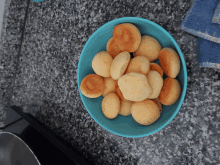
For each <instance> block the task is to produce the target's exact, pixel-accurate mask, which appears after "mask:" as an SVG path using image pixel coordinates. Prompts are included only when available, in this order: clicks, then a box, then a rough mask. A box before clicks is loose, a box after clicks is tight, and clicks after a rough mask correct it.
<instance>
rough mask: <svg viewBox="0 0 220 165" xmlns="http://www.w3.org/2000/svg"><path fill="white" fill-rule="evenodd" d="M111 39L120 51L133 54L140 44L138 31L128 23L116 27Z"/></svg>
mask: <svg viewBox="0 0 220 165" xmlns="http://www.w3.org/2000/svg"><path fill="white" fill-rule="evenodd" d="M113 37H114V39H115V41H116V43H117V45H118V46H119V48H120V49H121V50H122V51H127V52H134V51H136V50H137V48H138V46H139V45H140V43H141V34H140V31H139V30H138V28H137V27H136V26H134V25H132V24H130V23H122V24H119V25H116V26H115V27H114V30H113Z"/></svg>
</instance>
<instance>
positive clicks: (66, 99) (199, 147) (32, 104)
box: [13, 0, 220, 164]
mask: <svg viewBox="0 0 220 165" xmlns="http://www.w3.org/2000/svg"><path fill="white" fill-rule="evenodd" d="M192 2H193V1H188V0H180V1H177V0H170V1H165V0H162V1H159V0H157V1H156V0H148V1H135V0H131V1H122V0H117V1H98V0H97V1H81V0H80V1H79V0H75V1H72V0H62V1H60V0H54V1H49V0H47V1H45V2H43V3H31V5H30V8H29V17H28V22H27V26H26V32H25V38H24V43H23V46H22V53H21V57H20V64H19V68H18V74H17V76H16V81H15V91H14V94H13V104H16V105H19V106H22V107H23V109H24V111H27V112H30V113H32V114H34V115H36V118H37V119H38V120H39V121H40V122H42V123H43V124H45V125H47V126H49V127H50V128H51V129H52V130H53V131H54V132H56V134H57V136H58V137H60V138H61V139H63V140H64V141H65V142H66V143H68V144H70V145H72V146H73V147H75V148H77V149H78V151H79V152H80V153H82V154H83V155H84V156H86V157H87V158H89V159H90V160H93V161H94V162H95V163H96V164H129V163H130V164H132V163H133V164H218V163H220V162H219V160H220V156H219V155H220V149H219V148H220V146H219V142H220V141H219V136H220V132H219V125H220V120H219V117H220V111H219V110H220V109H219V107H220V105H219V100H220V95H219V86H220V71H219V70H217V69H216V70H215V69H201V68H199V67H198V62H197V54H196V51H197V38H196V37H194V36H192V35H190V34H187V33H185V32H183V31H181V30H180V26H181V22H182V20H183V18H184V17H185V15H186V12H187V11H188V10H189V8H190V6H191V4H192ZM124 16H137V17H142V18H146V19H149V20H152V21H154V22H156V23H158V24H159V25H161V26H162V27H164V28H165V29H166V30H167V31H168V32H170V33H171V35H172V36H173V37H174V39H176V41H177V43H178V44H179V46H180V48H181V50H182V51H183V54H184V56H185V60H186V65H187V71H188V90H187V94H186V99H185V101H184V103H183V106H182V107H181V110H180V112H179V113H178V115H177V116H176V117H175V118H174V120H173V121H172V122H171V123H170V124H169V125H168V126H167V127H165V128H164V129H163V130H161V131H159V132H158V133H155V134H153V135H151V136H148V137H144V138H137V139H132V138H123V137H119V136H116V135H114V134H111V133H109V132H107V131H106V130H104V129H103V128H101V127H100V126H99V125H98V124H97V123H96V122H95V121H94V120H93V119H92V118H91V117H90V116H89V114H88V113H87V111H86V109H85V108H84V106H83V104H82V101H81V99H80V97H79V93H78V89H77V80H76V69H77V64H78V59H79V56H80V52H81V51H82V48H83V46H84V44H85V42H86V41H87V40H88V38H89V36H90V35H91V34H92V33H93V32H94V31H95V30H96V29H97V28H99V27H100V26H101V25H103V24H104V23H106V22H108V21H110V20H113V19H116V18H119V17H124Z"/></svg>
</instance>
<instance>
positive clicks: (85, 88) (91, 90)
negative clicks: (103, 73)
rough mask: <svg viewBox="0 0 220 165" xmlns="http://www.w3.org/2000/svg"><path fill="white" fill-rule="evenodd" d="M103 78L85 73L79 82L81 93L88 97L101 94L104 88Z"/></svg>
mask: <svg viewBox="0 0 220 165" xmlns="http://www.w3.org/2000/svg"><path fill="white" fill-rule="evenodd" d="M104 85H105V83H104V80H103V79H102V77H100V76H99V75H97V74H90V75H87V76H86V77H85V78H84V79H83V80H82V82H81V84H80V90H81V92H82V94H83V95H85V96H86V97H89V98H96V97H99V96H101V94H102V92H103V90H104Z"/></svg>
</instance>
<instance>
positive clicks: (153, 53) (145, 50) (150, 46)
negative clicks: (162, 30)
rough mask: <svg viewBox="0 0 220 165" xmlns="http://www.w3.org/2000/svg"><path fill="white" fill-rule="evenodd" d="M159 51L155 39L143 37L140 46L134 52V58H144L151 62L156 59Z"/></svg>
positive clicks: (159, 48)
mask: <svg viewBox="0 0 220 165" xmlns="http://www.w3.org/2000/svg"><path fill="white" fill-rule="evenodd" d="M160 50H161V45H160V43H159V42H158V41H157V40H156V39H155V38H153V37H151V36H148V35H145V36H143V37H141V44H140V46H139V47H138V49H137V50H136V51H135V52H134V56H145V57H147V58H148V60H149V61H150V62H152V61H154V60H156V59H157V58H158V55H159V53H160Z"/></svg>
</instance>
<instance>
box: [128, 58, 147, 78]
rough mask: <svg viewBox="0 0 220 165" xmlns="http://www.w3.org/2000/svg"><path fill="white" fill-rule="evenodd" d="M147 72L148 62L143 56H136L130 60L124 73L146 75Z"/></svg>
mask: <svg viewBox="0 0 220 165" xmlns="http://www.w3.org/2000/svg"><path fill="white" fill-rule="evenodd" d="M149 70H150V62H149V60H148V59H147V58H146V57H144V56H137V57H135V58H133V59H131V61H130V63H129V65H128V68H127V70H126V73H131V72H138V73H142V74H144V75H147V73H148V72H149Z"/></svg>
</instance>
